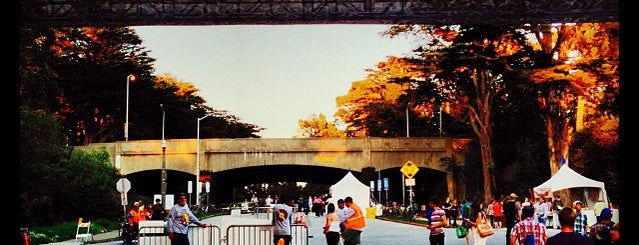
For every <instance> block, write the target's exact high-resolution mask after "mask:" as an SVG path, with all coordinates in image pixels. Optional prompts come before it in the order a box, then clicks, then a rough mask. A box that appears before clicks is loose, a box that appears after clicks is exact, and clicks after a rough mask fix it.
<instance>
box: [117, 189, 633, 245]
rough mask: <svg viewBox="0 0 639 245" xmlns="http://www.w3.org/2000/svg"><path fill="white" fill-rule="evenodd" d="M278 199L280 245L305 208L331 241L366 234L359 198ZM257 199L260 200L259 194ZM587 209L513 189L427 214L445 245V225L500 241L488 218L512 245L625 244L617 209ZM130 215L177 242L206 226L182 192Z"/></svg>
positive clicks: (477, 238)
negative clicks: (167, 203)
mask: <svg viewBox="0 0 639 245" xmlns="http://www.w3.org/2000/svg"><path fill="white" fill-rule="evenodd" d="M275 197H276V198H275V199H271V197H270V195H269V196H268V197H267V198H265V199H264V200H263V201H265V202H268V205H269V206H271V207H272V213H273V215H272V217H273V227H274V229H273V234H274V236H273V243H274V244H275V245H289V244H290V243H291V239H292V237H291V226H292V225H293V224H294V223H295V222H298V221H297V219H295V220H294V218H295V217H296V216H295V215H296V212H304V213H305V215H308V214H309V213H310V212H312V213H313V214H314V215H315V217H321V216H324V218H325V222H324V226H323V233H324V234H325V238H326V243H327V244H328V245H355V244H360V243H361V233H362V231H363V230H364V228H365V227H366V221H365V214H364V213H363V211H362V208H361V207H360V206H359V205H358V204H356V203H354V202H353V198H352V197H350V196H349V197H345V198H344V199H338V200H337V201H336V202H333V201H334V199H331V198H330V197H329V196H328V195H322V196H317V197H315V198H313V197H308V198H299V199H295V198H292V197H290V196H288V195H286V194H282V195H276V196H275ZM267 199H268V200H267ZM251 201H258V202H260V200H259V199H257V198H256V197H255V196H254V197H252V198H251ZM582 208H583V203H582V202H581V201H579V200H576V201H574V202H572V206H570V207H567V206H564V203H563V201H562V199H561V198H560V197H559V196H555V197H554V198H551V199H546V198H543V197H541V198H537V200H535V199H529V198H525V197H524V198H522V199H520V198H519V196H518V195H516V194H515V193H511V194H510V195H508V196H505V197H503V199H496V200H491V201H490V202H488V203H487V204H486V203H484V202H483V199H482V198H480V197H475V198H473V199H467V200H463V201H461V202H458V200H457V199H451V198H446V199H445V201H443V202H441V201H440V200H439V199H437V198H431V199H430V200H429V202H428V205H427V210H426V212H425V214H423V215H424V218H426V219H427V221H428V223H427V224H426V228H427V229H428V231H429V237H428V240H429V242H430V244H432V245H444V241H445V239H444V236H445V232H444V228H447V227H453V228H457V227H459V226H463V227H464V228H465V229H466V230H467V231H468V234H467V235H466V236H465V237H464V238H465V240H466V244H467V245H471V244H472V245H485V244H486V242H487V240H488V239H499V238H496V237H495V238H490V237H491V236H482V235H480V233H479V231H478V225H479V224H480V223H484V222H488V223H490V225H491V227H492V228H494V229H499V228H506V237H505V242H506V244H507V245H533V244H534V245H544V244H548V245H563V244H574V245H582V244H583V245H619V244H621V241H620V238H619V224H618V223H615V222H614V221H612V216H613V212H612V209H610V208H608V207H606V205H601V204H600V203H599V202H598V203H597V204H596V205H595V207H594V211H595V216H596V221H594V222H592V221H590V222H589V221H588V216H586V214H585V213H584V212H582ZM298 214H301V213H298ZM128 218H129V222H130V223H134V224H136V225H137V224H138V223H139V221H142V220H167V223H168V228H169V229H168V232H169V237H170V238H171V240H172V244H185V245H188V239H186V242H185V239H184V237H186V234H187V230H188V229H186V227H187V226H188V224H191V223H193V224H196V225H199V226H204V224H203V223H201V222H200V221H199V220H198V219H197V218H196V217H195V216H194V215H193V213H192V212H190V210H189V208H188V205H186V195H185V194H179V195H178V203H177V204H175V205H174V206H173V208H171V210H170V211H167V210H165V209H164V207H163V205H162V204H161V201H160V200H159V199H156V203H155V204H154V205H150V204H148V205H144V203H142V202H141V201H138V202H135V203H134V204H133V207H132V209H131V211H130V212H129V214H128ZM593 223H594V224H593ZM590 224H592V225H590ZM548 229H560V232H559V233H557V234H555V235H553V236H549V235H548ZM502 239H504V238H502Z"/></svg>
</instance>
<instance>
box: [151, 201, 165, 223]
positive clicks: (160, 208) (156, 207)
mask: <svg viewBox="0 0 639 245" xmlns="http://www.w3.org/2000/svg"><path fill="white" fill-rule="evenodd" d="M152 209H153V212H152V214H151V220H164V218H165V217H166V210H165V209H164V205H162V200H161V199H160V198H156V199H155V204H153V207H152Z"/></svg>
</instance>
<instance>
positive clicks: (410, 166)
mask: <svg viewBox="0 0 639 245" xmlns="http://www.w3.org/2000/svg"><path fill="white" fill-rule="evenodd" d="M399 171H401V172H402V173H403V174H404V175H406V177H407V178H409V179H412V178H413V177H414V176H415V174H417V171H419V167H417V165H416V164H414V163H413V162H411V161H407V162H406V163H404V166H402V168H401V169H400V170H399Z"/></svg>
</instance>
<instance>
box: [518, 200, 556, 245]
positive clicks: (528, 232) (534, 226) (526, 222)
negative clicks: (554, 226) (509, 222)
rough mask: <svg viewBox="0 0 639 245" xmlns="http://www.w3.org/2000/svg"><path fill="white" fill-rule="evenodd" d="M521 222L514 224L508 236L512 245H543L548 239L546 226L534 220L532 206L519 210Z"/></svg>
mask: <svg viewBox="0 0 639 245" xmlns="http://www.w3.org/2000/svg"><path fill="white" fill-rule="evenodd" d="M521 214H522V217H523V220H522V221H520V222H519V223H517V224H515V226H513V229H512V233H511V234H510V244H512V245H528V244H535V245H544V244H545V243H546V240H547V239H548V232H547V230H546V226H545V225H543V224H541V223H539V222H537V221H536V220H535V218H534V217H535V209H534V208H533V207H532V205H527V206H524V207H523V208H522V209H521Z"/></svg>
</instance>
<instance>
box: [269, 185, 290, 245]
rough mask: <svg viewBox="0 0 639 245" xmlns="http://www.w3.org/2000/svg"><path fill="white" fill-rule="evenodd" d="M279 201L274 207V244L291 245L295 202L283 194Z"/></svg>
mask: <svg viewBox="0 0 639 245" xmlns="http://www.w3.org/2000/svg"><path fill="white" fill-rule="evenodd" d="M279 201H280V203H277V204H275V206H273V244H275V245H289V244H291V239H292V236H291V223H292V221H293V206H295V200H294V199H293V198H291V197H289V196H288V195H287V194H282V195H280V196H279ZM280 239H281V240H282V241H280Z"/></svg>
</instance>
